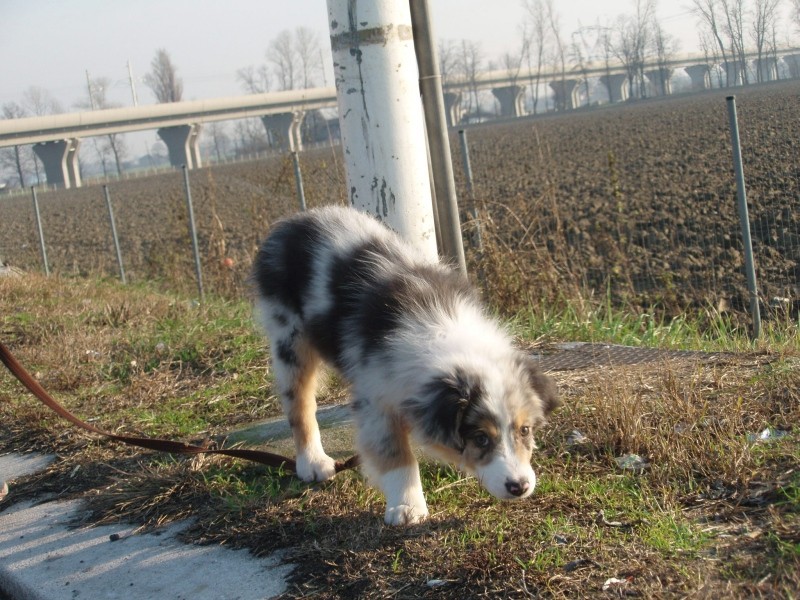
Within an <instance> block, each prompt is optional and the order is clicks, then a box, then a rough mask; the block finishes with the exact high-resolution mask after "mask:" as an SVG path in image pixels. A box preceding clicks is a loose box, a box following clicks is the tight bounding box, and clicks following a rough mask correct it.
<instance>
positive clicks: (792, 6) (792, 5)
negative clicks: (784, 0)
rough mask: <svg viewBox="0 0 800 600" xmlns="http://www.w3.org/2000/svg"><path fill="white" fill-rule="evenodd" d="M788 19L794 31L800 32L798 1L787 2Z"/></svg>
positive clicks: (799, 3)
mask: <svg viewBox="0 0 800 600" xmlns="http://www.w3.org/2000/svg"><path fill="white" fill-rule="evenodd" d="M789 18H790V19H791V20H792V24H793V25H794V27H795V29H798V30H800V0H789Z"/></svg>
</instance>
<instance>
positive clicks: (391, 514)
mask: <svg viewBox="0 0 800 600" xmlns="http://www.w3.org/2000/svg"><path fill="white" fill-rule="evenodd" d="M427 518H428V507H427V506H426V505H425V504H422V505H419V504H416V505H410V504H398V505H397V506H387V507H386V514H385V515H384V517H383V521H384V522H385V523H386V524H387V525H394V526H397V525H416V524H417V523H422V522H423V521H424V520H425V519H427Z"/></svg>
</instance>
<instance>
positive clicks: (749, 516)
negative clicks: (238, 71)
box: [0, 276, 800, 598]
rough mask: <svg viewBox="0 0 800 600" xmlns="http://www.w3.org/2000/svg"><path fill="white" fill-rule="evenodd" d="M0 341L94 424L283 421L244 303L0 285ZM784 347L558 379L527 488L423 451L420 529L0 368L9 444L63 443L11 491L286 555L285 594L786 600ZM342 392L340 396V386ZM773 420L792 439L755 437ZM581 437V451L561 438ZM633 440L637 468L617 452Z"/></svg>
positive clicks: (796, 529) (348, 480)
mask: <svg viewBox="0 0 800 600" xmlns="http://www.w3.org/2000/svg"><path fill="white" fill-rule="evenodd" d="M0 305H2V307H3V311H2V314H0V335H2V339H3V340H4V341H6V342H7V343H8V344H9V345H10V346H11V347H12V349H13V351H14V352H15V353H16V354H17V355H18V357H19V358H20V360H21V361H22V362H23V363H24V364H26V365H28V366H29V367H30V368H31V369H32V370H33V371H37V372H38V376H39V378H40V379H41V380H42V381H43V383H44V384H45V386H46V387H47V388H48V389H49V390H51V391H52V392H53V393H54V394H55V395H56V396H57V397H58V398H59V399H61V400H64V402H65V403H66V404H67V405H68V406H69V407H70V408H71V409H73V410H75V411H76V412H78V413H79V414H80V415H81V416H83V417H88V418H92V419H95V420H96V421H95V422H97V423H98V424H100V425H101V426H103V427H107V428H113V429H115V430H121V431H128V432H143V433H146V434H151V435H152V434H159V435H167V436H170V437H174V438H183V439H191V438H197V437H203V436H207V435H214V434H219V433H223V432H225V431H226V430H228V429H230V428H232V427H233V426H235V425H236V424H237V423H244V422H250V421H253V420H256V419H259V418H263V417H265V416H268V415H273V414H276V413H277V410H278V409H277V406H276V403H275V399H274V397H273V395H272V391H271V388H270V377H269V373H268V369H267V366H266V365H267V357H266V354H265V352H264V351H263V350H262V348H261V344H262V342H261V340H260V339H259V338H258V337H257V336H256V335H255V334H254V333H253V331H252V327H251V325H250V323H249V316H248V309H247V307H246V306H243V305H240V304H233V303H230V302H225V301H217V300H213V299H212V300H210V301H209V302H208V303H207V304H205V305H203V306H196V305H194V304H192V303H191V302H187V301H185V300H181V299H179V298H176V297H174V296H170V295H166V294H163V293H160V292H156V291H153V290H151V289H148V288H146V287H127V288H123V287H120V286H118V285H116V284H113V283H102V282H100V283H98V282H96V281H85V280H68V279H59V278H51V279H45V278H42V277H36V276H27V277H24V278H19V279H8V280H0ZM797 349H798V343H797V340H796V338H795V339H794V341H789V342H786V343H784V344H783V345H782V346H781V351H780V352H779V353H775V352H761V353H759V354H731V355H728V356H727V357H726V358H725V359H724V360H717V361H715V362H707V361H706V362H703V361H697V360H689V359H681V360H680V361H669V362H667V361H665V362H661V363H649V364H646V365H639V366H630V367H603V368H593V369H590V370H583V371H573V372H562V373H555V374H554V376H555V378H556V379H557V381H558V384H559V387H560V390H561V393H562V396H563V400H564V406H563V408H562V409H561V410H560V411H558V412H557V413H556V414H555V415H554V417H553V419H552V422H551V424H550V426H549V427H548V428H547V429H546V430H545V431H543V432H541V434H540V436H539V437H540V441H539V445H540V452H539V453H538V454H537V456H536V458H535V461H536V463H537V473H538V474H539V477H540V481H539V486H538V488H537V492H536V494H534V496H533V498H531V499H530V500H529V501H526V502H522V503H516V504H514V503H501V502H497V501H495V500H493V499H492V498H491V497H489V496H488V495H487V494H486V493H485V492H483V491H481V490H480V489H479V487H478V486H477V485H476V483H475V481H474V480H471V479H462V478H461V477H460V476H459V475H458V474H457V473H456V472H454V471H452V470H451V469H449V468H445V467H438V466H434V465H430V464H424V468H423V479H424V485H425V487H426V491H427V494H428V499H429V503H430V508H431V513H432V518H431V520H430V521H429V522H428V523H426V524H424V525H422V526H420V527H415V528H408V529H394V528H387V527H385V526H384V525H383V523H382V519H381V515H382V512H383V506H382V498H381V497H380V495H379V494H378V493H377V492H376V491H375V490H374V489H373V488H371V487H369V486H367V485H366V484H365V482H364V481H363V480H362V478H361V476H360V475H359V474H358V473H352V472H351V473H345V474H342V475H340V476H338V477H337V478H336V479H335V480H334V481H333V482H331V483H328V484H326V485H321V486H305V485H301V484H299V483H298V482H297V481H296V480H294V479H293V478H291V477H287V476H285V475H284V474H282V473H276V472H272V471H268V470H266V469H264V468H261V467H257V466H252V465H249V464H245V463H242V462H239V461H235V460H230V459H224V458H200V459H183V458H171V457H166V456H163V455H154V454H150V453H144V452H139V451H137V450H132V449H124V448H119V447H118V446H114V445H110V444H108V443H106V442H103V441H98V440H95V439H93V438H90V437H87V436H85V435H83V434H81V433H76V432H75V431H74V430H71V429H69V428H68V427H66V426H65V425H63V424H61V423H59V422H58V421H56V420H55V418H54V417H52V416H51V415H48V414H47V413H45V412H44V411H43V410H42V409H40V408H39V407H38V406H37V405H36V404H35V401H34V400H32V399H31V398H29V397H28V396H27V395H26V394H25V393H24V392H22V391H21V389H20V387H19V386H18V385H17V384H16V382H14V381H12V380H11V378H10V377H9V376H8V375H6V374H3V375H0V451H5V450H17V451H26V450H31V449H36V450H42V451H54V452H57V453H58V460H57V461H56V462H55V463H54V464H53V466H52V468H51V469H50V470H49V471H48V472H46V473H43V474H41V475H38V476H35V477H32V478H29V479H27V480H23V481H19V482H15V483H14V485H13V486H12V494H11V495H10V496H9V497H8V499H6V500H5V501H4V502H3V503H2V504H0V510H2V508H3V507H4V506H8V505H9V503H10V502H14V501H18V500H21V499H24V498H26V497H31V496H34V495H37V494H42V493H54V494H57V495H60V496H81V497H85V498H86V499H87V500H88V502H89V507H90V509H91V511H90V513H89V517H88V519H89V520H90V521H91V522H98V523H99V522H113V521H116V520H120V519H124V520H127V521H132V522H134V523H138V524H140V525H141V526H142V527H158V526H160V525H163V524H165V523H167V522H170V521H174V520H178V519H183V518H186V517H188V516H193V517H195V521H194V525H193V526H192V527H191V528H190V529H189V530H187V531H186V533H185V535H186V536H187V537H188V538H189V539H191V540H193V541H198V542H201V543H219V544H226V545H230V546H234V547H245V548H249V549H251V550H252V551H253V552H255V553H256V554H266V553H269V552H271V551H274V550H277V549H288V550H286V552H287V553H286V556H287V559H288V560H290V561H291V562H293V563H294V564H297V565H298V567H297V569H296V570H295V573H294V576H293V584H292V585H293V587H292V589H291V590H290V592H289V593H288V594H287V596H289V597H303V596H307V595H308V596H315V597H322V598H341V597H345V598H356V597H359V598H361V597H375V598H378V597H380V598H384V597H388V596H393V597H399V598H416V597H428V596H430V597H437V598H477V597H485V596H497V597H509V598H516V597H520V598H522V597H531V596H543V597H555V598H576V597H594V596H598V595H601V594H603V591H602V588H603V586H604V584H605V583H606V582H607V580H609V579H610V578H616V579H618V580H621V581H623V582H624V583H620V584H615V585H613V586H612V588H611V591H610V592H608V594H609V595H612V596H613V595H633V596H639V597H648V598H651V597H652V598H677V597H693V598H706V597H717V596H720V595H725V596H726V597H734V598H750V597H786V598H788V597H792V596H793V594H794V593H795V591H796V590H797V589H800V514H799V513H798V509H799V508H800V473H799V472H798V467H797V465H798V464H800V437H798V434H800V429H798V427H797V425H796V424H797V423H798V422H800V369H798V364H800V363H798V352H797ZM334 391H335V392H336V394H337V395H340V394H341V390H339V389H336V390H334ZM767 427H771V428H774V429H777V430H781V431H786V432H788V435H786V436H785V437H783V438H781V439H779V440H776V441H773V442H756V441H751V440H749V439H748V435H751V434H754V433H755V434H757V433H759V432H761V431H763V430H764V429H765V428H767ZM575 429H577V430H579V431H580V432H581V433H582V434H583V435H584V436H585V440H584V441H583V442H581V443H579V444H573V443H572V440H571V438H570V433H571V432H572V431H573V430H575ZM629 453H635V454H638V455H640V456H641V457H643V458H644V459H645V460H646V461H647V462H648V465H649V466H648V467H647V468H646V469H644V470H643V471H642V472H638V473H637V472H631V471H624V470H621V469H620V468H619V467H618V466H617V464H616V462H615V458H617V457H619V456H623V455H626V454H629Z"/></svg>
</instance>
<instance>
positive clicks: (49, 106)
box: [22, 86, 64, 117]
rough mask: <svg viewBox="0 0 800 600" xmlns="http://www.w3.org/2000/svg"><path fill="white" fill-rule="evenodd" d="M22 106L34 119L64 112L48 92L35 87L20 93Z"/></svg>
mask: <svg viewBox="0 0 800 600" xmlns="http://www.w3.org/2000/svg"><path fill="white" fill-rule="evenodd" d="M22 105H23V106H24V107H25V111H26V112H27V113H28V114H30V115H31V116H34V117H42V116H44V115H57V114H59V113H62V112H64V110H63V109H62V108H61V104H60V103H59V102H58V100H56V99H55V97H54V96H53V95H52V94H51V93H50V92H48V91H47V90H45V89H42V88H40V87H36V86H31V87H29V88H28V89H27V90H25V91H24V92H23V93H22Z"/></svg>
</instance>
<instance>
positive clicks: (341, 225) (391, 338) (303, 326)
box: [253, 207, 558, 525]
mask: <svg viewBox="0 0 800 600" xmlns="http://www.w3.org/2000/svg"><path fill="white" fill-rule="evenodd" d="M253 278H254V281H255V284H256V290H257V294H258V297H257V301H256V313H257V317H258V319H259V321H260V322H261V324H262V325H263V327H264V329H265V330H266V333H267V335H268V337H269V339H270V341H271V348H272V360H273V370H274V374H275V380H276V384H277V386H278V391H279V393H280V396H281V401H282V404H283V410H284V412H285V413H286V416H287V418H288V420H289V424H290V426H291V428H292V432H293V435H294V442H295V446H296V450H297V474H298V476H299V477H300V478H302V479H303V480H305V481H323V480H326V479H328V478H330V477H332V476H333V474H334V461H333V459H331V458H330V457H329V456H328V455H327V454H325V451H324V450H323V448H322V444H321V441H320V433H319V427H318V425H317V421H316V416H315V413H316V401H315V398H314V395H315V388H316V379H317V370H318V368H319V366H320V363H321V361H325V362H327V363H328V364H330V365H332V366H333V367H335V368H336V369H337V370H338V371H339V372H340V373H341V374H342V376H343V377H344V378H345V379H346V380H347V381H348V382H349V383H350V385H351V392H352V409H353V414H354V420H355V422H356V427H357V446H358V451H359V454H360V455H361V460H362V465H363V467H364V469H365V471H366V474H367V476H368V477H369V478H370V480H371V481H372V482H374V483H375V484H377V485H378V486H379V487H380V489H381V491H382V492H383V494H384V495H385V497H386V515H385V521H386V523H388V524H391V525H403V524H411V523H417V522H419V521H422V520H424V519H425V518H426V517H427V515H428V507H427V505H426V503H425V496H424V495H423V492H422V485H421V482H420V476H419V466H418V464H417V460H416V458H415V455H414V451H413V450H412V441H413V442H414V443H418V444H420V445H421V446H422V447H423V448H424V449H425V450H426V451H427V452H428V453H430V454H432V455H433V456H434V457H435V458H438V459H440V460H445V461H448V462H451V463H454V464H455V465H457V466H458V467H459V468H461V469H463V470H465V471H467V472H469V473H471V474H474V475H475V476H476V477H477V479H478V480H479V481H480V483H481V485H482V486H483V487H484V488H486V489H487V490H488V491H489V492H490V493H492V494H493V495H494V496H496V497H497V498H502V499H515V498H526V497H527V496H529V495H530V494H531V493H532V492H533V488H534V486H535V485H536V475H535V474H534V472H533V469H532V468H531V463H530V461H531V453H532V451H533V449H534V447H535V445H534V441H533V432H534V430H535V429H536V428H537V427H538V426H540V425H542V423H544V420H545V417H546V416H547V415H548V414H549V413H550V411H551V410H552V409H553V408H554V407H555V406H556V405H557V403H558V401H557V398H556V392H555V388H554V386H553V384H552V382H551V380H550V379H549V378H547V377H546V376H544V375H543V374H542V373H541V372H540V371H539V369H538V368H537V366H536V363H535V361H534V360H532V359H531V358H530V357H528V356H526V355H525V354H524V353H522V352H520V351H518V350H516V349H515V348H514V346H513V344H512V342H511V339H510V337H509V335H508V334H507V333H506V332H505V331H503V329H502V327H500V326H499V325H498V323H497V322H495V321H494V320H493V319H491V318H489V317H488V316H487V314H486V312H485V310H484V309H483V308H482V307H481V304H480V303H479V301H478V298H477V295H476V293H475V291H474V290H473V288H472V287H470V285H469V284H468V282H467V280H466V279H465V278H464V276H462V275H461V274H460V273H459V272H457V271H455V270H453V269H451V268H449V267H447V266H444V265H442V264H439V263H437V262H434V261H431V260H428V259H426V258H425V257H424V256H422V255H421V254H420V253H419V252H417V251H416V250H415V249H414V248H413V247H412V246H411V245H409V244H408V243H406V242H404V241H403V240H401V239H400V237H398V236H397V235H396V234H395V233H393V232H391V231H390V230H389V229H387V228H386V227H384V226H383V225H381V224H380V223H379V222H378V221H376V220H375V219H373V218H371V217H369V216H367V215H366V214H363V213H361V212H358V211H357V210H355V209H352V208H338V207H328V208H322V209H317V210H312V211H309V212H306V213H302V214H298V215H295V216H293V217H290V218H288V219H285V220H283V221H281V222H279V223H278V224H277V225H276V226H275V227H274V229H273V230H272V232H271V233H270V234H269V236H268V237H267V239H266V240H265V241H264V243H263V245H262V246H261V248H260V250H259V253H258V256H257V258H256V261H255V267H254V273H253Z"/></svg>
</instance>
